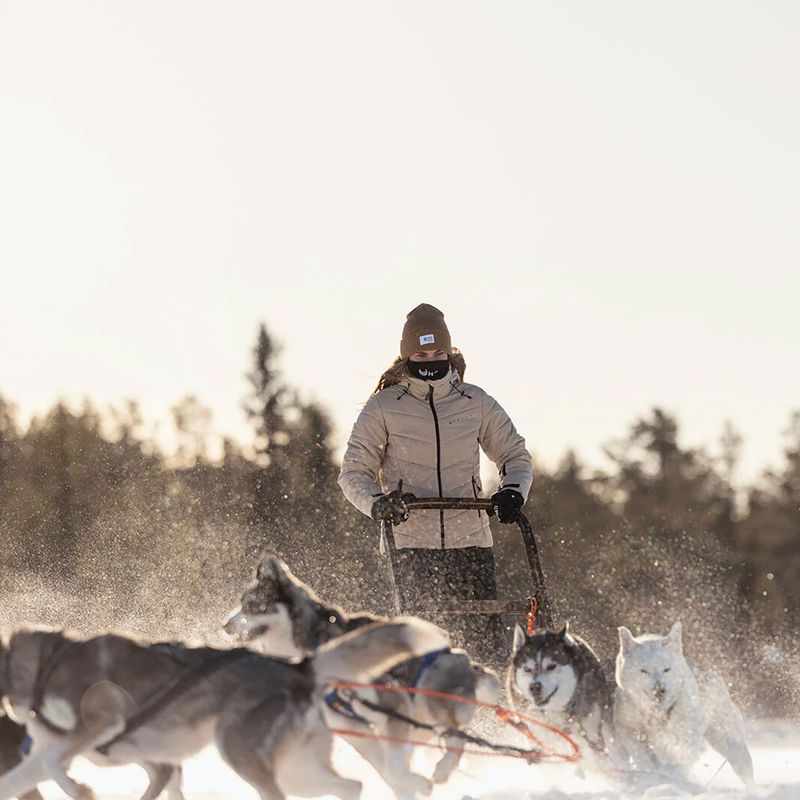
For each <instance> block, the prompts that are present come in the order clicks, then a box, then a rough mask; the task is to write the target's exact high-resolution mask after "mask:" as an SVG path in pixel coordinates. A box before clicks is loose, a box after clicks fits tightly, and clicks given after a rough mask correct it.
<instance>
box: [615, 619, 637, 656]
mask: <svg viewBox="0 0 800 800" xmlns="http://www.w3.org/2000/svg"><path fill="white" fill-rule="evenodd" d="M617 630H618V631H619V646H620V648H621V650H622V655H624V656H626V655H628V653H630V652H631V650H633V648H634V647H636V640H635V639H634V638H633V634H632V633H631V632H630V631H629V630H628V629H627V628H626V627H625V626H624V625H623V626H622V627H621V628H617Z"/></svg>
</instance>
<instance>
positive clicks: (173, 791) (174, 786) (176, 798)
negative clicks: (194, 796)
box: [167, 765, 184, 800]
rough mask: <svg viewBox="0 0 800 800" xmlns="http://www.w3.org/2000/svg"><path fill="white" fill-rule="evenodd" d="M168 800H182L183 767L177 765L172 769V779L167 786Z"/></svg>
mask: <svg viewBox="0 0 800 800" xmlns="http://www.w3.org/2000/svg"><path fill="white" fill-rule="evenodd" d="M167 798H168V800H184V796H183V767H182V766H180V765H178V766H175V767H173V769H172V777H171V778H170V781H169V783H168V784H167Z"/></svg>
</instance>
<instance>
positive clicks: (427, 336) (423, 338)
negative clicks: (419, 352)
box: [419, 333, 435, 344]
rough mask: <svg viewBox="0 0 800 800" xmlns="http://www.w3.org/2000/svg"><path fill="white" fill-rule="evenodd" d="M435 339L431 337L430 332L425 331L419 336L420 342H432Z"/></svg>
mask: <svg viewBox="0 0 800 800" xmlns="http://www.w3.org/2000/svg"><path fill="white" fill-rule="evenodd" d="M434 341H435V339H434V338H433V334H432V333H426V334H424V335H422V336H420V337H419V343H420V344H433V343H434Z"/></svg>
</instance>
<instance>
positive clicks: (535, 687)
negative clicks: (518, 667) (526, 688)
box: [531, 681, 542, 694]
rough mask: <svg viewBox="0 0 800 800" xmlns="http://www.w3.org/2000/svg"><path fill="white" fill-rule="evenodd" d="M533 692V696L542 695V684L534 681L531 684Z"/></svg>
mask: <svg viewBox="0 0 800 800" xmlns="http://www.w3.org/2000/svg"><path fill="white" fill-rule="evenodd" d="M531 692H532V693H533V694H541V693H542V684H541V683H539V681H534V682H533V683H531Z"/></svg>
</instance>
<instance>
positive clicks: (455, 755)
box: [433, 736, 464, 783]
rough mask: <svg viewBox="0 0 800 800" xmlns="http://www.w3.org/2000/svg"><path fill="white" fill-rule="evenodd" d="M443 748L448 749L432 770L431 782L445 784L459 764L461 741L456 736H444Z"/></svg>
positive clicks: (462, 745)
mask: <svg viewBox="0 0 800 800" xmlns="http://www.w3.org/2000/svg"><path fill="white" fill-rule="evenodd" d="M444 743H445V746H446V747H448V748H450V749H448V750H446V751H445V753H444V755H443V756H442V757H441V758H440V759H439V760H438V761H437V762H436V766H435V767H434V768H433V782H434V783H446V782H447V781H448V780H449V779H450V776H451V775H452V774H453V773H454V772H455V771H456V769H457V767H458V764H459V762H460V761H461V756H462V751H463V749H464V741H463V739H459V738H458V737H457V736H445V739H444Z"/></svg>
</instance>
